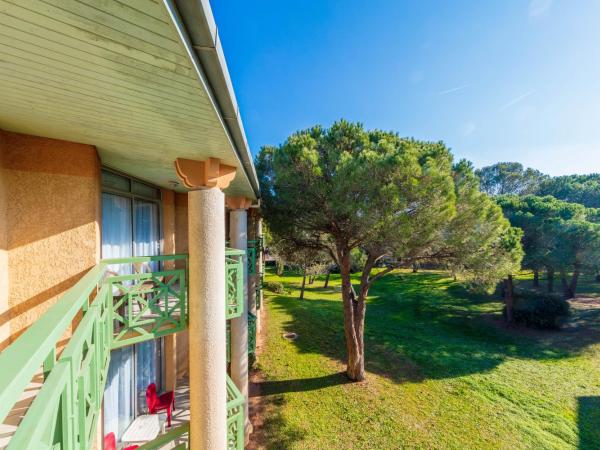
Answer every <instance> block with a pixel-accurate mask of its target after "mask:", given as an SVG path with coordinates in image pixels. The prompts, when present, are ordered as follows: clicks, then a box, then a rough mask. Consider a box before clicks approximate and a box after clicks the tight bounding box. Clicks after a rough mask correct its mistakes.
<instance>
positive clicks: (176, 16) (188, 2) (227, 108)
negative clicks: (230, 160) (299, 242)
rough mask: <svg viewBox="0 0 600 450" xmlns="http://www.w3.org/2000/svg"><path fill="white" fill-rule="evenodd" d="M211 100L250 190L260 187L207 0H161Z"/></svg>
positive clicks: (256, 190) (257, 190)
mask: <svg viewBox="0 0 600 450" xmlns="http://www.w3.org/2000/svg"><path fill="white" fill-rule="evenodd" d="M163 2H164V4H165V6H166V7H167V10H168V11H169V14H170V15H171V17H172V18H173V22H174V23H175V26H176V27H177V30H178V32H179V33H180V35H181V37H182V39H183V41H184V45H186V47H187V48H188V51H189V52H190V56H191V57H192V60H193V61H192V62H193V63H194V65H195V66H196V68H197V70H198V72H199V76H200V80H201V81H202V82H203V84H204V85H205V88H206V90H207V92H208V94H209V96H210V97H211V100H212V101H213V104H214V106H215V110H216V111H217V114H218V115H219V117H220V119H221V122H222V123H223V126H224V128H225V131H226V132H227V134H228V136H229V139H230V141H231V143H232V146H233V148H234V150H235V152H236V156H237V158H238V159H239V161H240V164H241V166H242V167H243V168H244V172H245V175H246V177H247V178H248V181H249V182H250V185H251V187H252V190H253V191H254V193H255V195H256V197H257V198H260V187H259V184H258V177H257V175H256V169H255V168H254V163H253V161H252V154H251V153H250V148H249V146H248V141H247V139H246V133H245V132H244V125H243V123H242V118H241V116H240V111H239V107H238V104H237V101H236V98H235V92H234V90H233V84H232V83H231V78H230V76H229V71H228V70H227V63H226V62H225V55H224V54H223V48H222V46H221V42H220V40H219V33H218V29H217V25H216V23H215V20H214V18H213V15H212V10H211V8H210V4H209V2H208V0H163Z"/></svg>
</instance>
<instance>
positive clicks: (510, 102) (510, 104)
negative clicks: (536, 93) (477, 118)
mask: <svg viewBox="0 0 600 450" xmlns="http://www.w3.org/2000/svg"><path fill="white" fill-rule="evenodd" d="M531 94H533V91H527V92H524V93H522V94H521V95H518V96H516V97H515V98H513V99H512V100H511V101H509V102H508V103H506V104H505V105H502V106H501V107H500V109H498V111H504V110H505V109H508V108H510V107H511V106H514V105H516V104H517V103H519V102H520V101H522V100H523V99H525V98H527V97H529V96H530V95H531Z"/></svg>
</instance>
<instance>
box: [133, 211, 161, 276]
mask: <svg viewBox="0 0 600 450" xmlns="http://www.w3.org/2000/svg"><path fill="white" fill-rule="evenodd" d="M133 249H134V256H154V255H158V254H160V233H159V226H158V205H157V204H156V203H153V202H146V201H143V200H135V237H134V243H133ZM141 270H142V271H143V272H150V271H156V270H159V267H158V264H157V263H150V264H147V265H146V266H145V267H143V268H141Z"/></svg>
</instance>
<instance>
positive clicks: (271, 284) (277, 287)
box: [263, 281, 285, 294]
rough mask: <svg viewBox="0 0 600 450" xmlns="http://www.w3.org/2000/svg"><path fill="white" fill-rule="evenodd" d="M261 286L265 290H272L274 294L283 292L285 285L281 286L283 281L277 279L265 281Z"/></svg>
mask: <svg viewBox="0 0 600 450" xmlns="http://www.w3.org/2000/svg"><path fill="white" fill-rule="evenodd" d="M263 287H264V288H265V289H266V290H267V291H271V292H274V293H275V294H285V287H283V283H280V282H279V281H265V283H264V285H263Z"/></svg>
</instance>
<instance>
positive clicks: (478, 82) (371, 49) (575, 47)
mask: <svg viewBox="0 0 600 450" xmlns="http://www.w3.org/2000/svg"><path fill="white" fill-rule="evenodd" d="M211 4H212V7H213V12H214V15H215V19H216V21H217V25H218V27H219V33H220V37H221V40H222V42H223V47H224V50H225V55H226V57H227V63H228V66H229V71H230V74H231V77H232V79H233V84H234V86H235V90H236V95H237V98H238V102H239V104H240V108H241V111H242V117H243V119H244V125H245V128H246V133H247V136H248V140H249V142H250V146H251V149H252V151H253V152H254V153H256V152H257V151H258V150H259V149H260V147H261V146H262V145H265V144H274V145H275V144H279V143H281V142H283V141H284V140H285V138H286V137H287V136H288V135H289V134H290V133H292V132H294V131H296V130H299V129H303V128H306V127H309V126H312V125H314V124H322V125H325V126H327V125H329V124H331V122H333V121H334V120H336V119H339V118H346V119H348V120H352V121H360V122H362V123H364V124H365V125H366V126H367V127H369V128H382V129H386V130H395V131H398V132H399V133H400V134H401V135H404V136H413V137H416V138H419V139H426V140H435V141H437V140H443V141H444V142H446V144H447V145H448V146H449V147H450V148H451V149H452V151H453V153H454V154H455V155H456V157H457V158H467V159H469V160H470V161H472V162H473V163H474V164H475V165H476V166H477V167H480V166H483V165H487V164H490V163H494V162H497V161H520V162H522V163H523V164H524V165H526V166H532V167H535V168H537V169H540V170H542V171H544V172H546V173H550V174H552V175H560V174H567V173H589V172H600V1H596V0H586V1H584V0H577V1H572V0H533V1H528V0H496V1H460V0H454V1H451V2H449V1H442V0H439V1H427V0H423V1H417V0H412V1H409V0H370V1H364V0H345V1H327V0H320V1H317V0H300V1H281V0H279V1H274V0H264V1H263V0H257V1H248V0H212V2H211Z"/></svg>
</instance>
